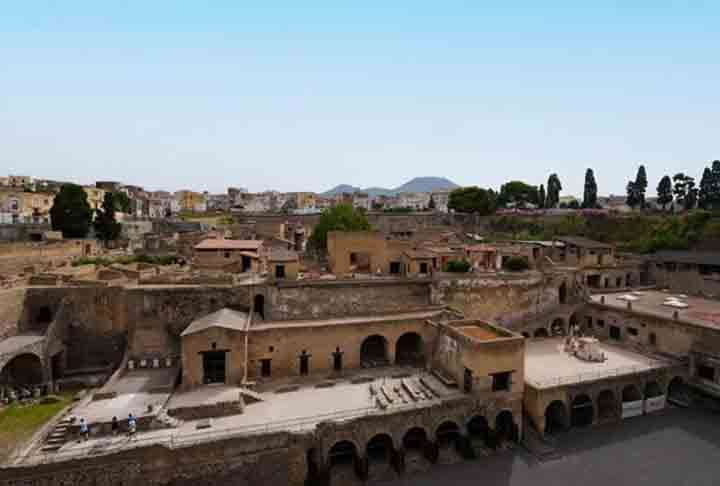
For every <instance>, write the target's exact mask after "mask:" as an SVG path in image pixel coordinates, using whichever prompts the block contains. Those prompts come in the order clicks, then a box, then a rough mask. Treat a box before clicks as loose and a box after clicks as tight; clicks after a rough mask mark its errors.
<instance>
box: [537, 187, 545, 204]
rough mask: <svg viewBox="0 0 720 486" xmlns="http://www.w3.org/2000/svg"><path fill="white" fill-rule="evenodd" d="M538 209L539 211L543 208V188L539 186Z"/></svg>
mask: <svg viewBox="0 0 720 486" xmlns="http://www.w3.org/2000/svg"><path fill="white" fill-rule="evenodd" d="M538 207H539V208H540V209H542V208H544V207H545V186H544V185H542V184H540V189H538Z"/></svg>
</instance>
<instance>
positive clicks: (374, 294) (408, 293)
mask: <svg viewBox="0 0 720 486" xmlns="http://www.w3.org/2000/svg"><path fill="white" fill-rule="evenodd" d="M268 293H269V296H267V297H268V298H266V299H265V302H266V306H267V307H268V310H269V314H268V316H266V318H269V319H272V320H294V319H317V318H328V317H347V316H352V315H376V314H383V313H391V312H402V311H406V310H408V309H418V308H421V307H426V306H428V305H429V304H430V285H429V283H428V282H427V281H413V280H407V279H397V280H368V281H361V280H350V281H324V282H323V281H315V282H309V281H308V282H278V283H277V286H276V287H269V288H268Z"/></svg>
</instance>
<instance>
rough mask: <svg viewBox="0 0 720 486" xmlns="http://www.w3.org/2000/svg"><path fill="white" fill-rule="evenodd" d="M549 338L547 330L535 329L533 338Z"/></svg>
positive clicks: (542, 328)
mask: <svg viewBox="0 0 720 486" xmlns="http://www.w3.org/2000/svg"><path fill="white" fill-rule="evenodd" d="M549 336H550V335H549V334H548V332H547V329H545V328H544V327H541V328H539V329H535V332H534V333H533V337H536V338H546V337H549Z"/></svg>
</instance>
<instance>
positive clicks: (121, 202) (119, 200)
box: [113, 191, 132, 214]
mask: <svg viewBox="0 0 720 486" xmlns="http://www.w3.org/2000/svg"><path fill="white" fill-rule="evenodd" d="M113 201H115V210H116V211H120V212H121V213H126V214H129V213H130V211H131V210H132V201H130V198H129V197H128V195H127V194H125V193H124V192H121V191H115V192H113Z"/></svg>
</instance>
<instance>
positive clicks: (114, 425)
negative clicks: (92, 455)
mask: <svg viewBox="0 0 720 486" xmlns="http://www.w3.org/2000/svg"><path fill="white" fill-rule="evenodd" d="M119 427H120V425H119V424H118V419H117V417H113V418H112V423H111V424H110V431H111V432H112V435H117V434H118V428H119Z"/></svg>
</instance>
